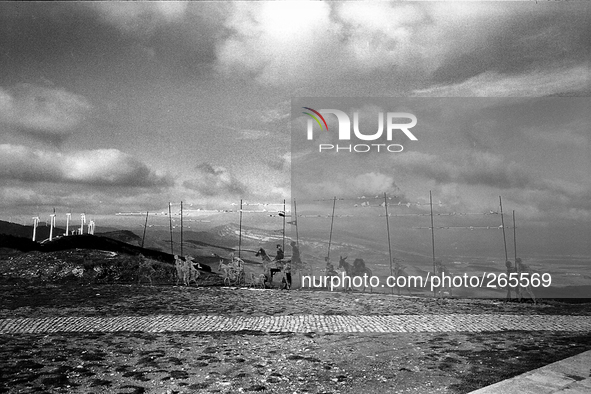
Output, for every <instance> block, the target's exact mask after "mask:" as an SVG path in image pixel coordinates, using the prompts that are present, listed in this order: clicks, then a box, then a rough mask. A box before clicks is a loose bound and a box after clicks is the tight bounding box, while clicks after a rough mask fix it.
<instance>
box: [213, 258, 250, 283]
mask: <svg viewBox="0 0 591 394" xmlns="http://www.w3.org/2000/svg"><path fill="white" fill-rule="evenodd" d="M214 256H215V257H217V258H219V259H220V263H219V265H218V270H219V271H220V272H221V273H222V274H223V279H224V284H225V285H227V286H229V285H231V284H235V285H240V284H243V283H244V261H243V260H242V259H240V258H238V257H234V253H231V254H230V261H229V262H227V263H226V260H225V259H224V258H223V257H221V256H219V255H217V254H215V253H214Z"/></svg>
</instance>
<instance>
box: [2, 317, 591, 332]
mask: <svg viewBox="0 0 591 394" xmlns="http://www.w3.org/2000/svg"><path fill="white" fill-rule="evenodd" d="M515 330H528V331H571V332H574V331H591V317H589V316H564V315H554V316H548V315H530V316H518V315H490V314H479V315H470V314H446V315H424V316H418V315H395V316H336V315H335V316H326V315H301V316H268V317H223V316H179V315H154V316H117V317H45V318H15V319H0V334H18V333H55V332H120V331H134V332H135V331H139V332H239V331H256V332H294V333H308V332H326V333H362V332H367V333H371V332H377V333H393V332H486V331H488V332H491V331H515Z"/></svg>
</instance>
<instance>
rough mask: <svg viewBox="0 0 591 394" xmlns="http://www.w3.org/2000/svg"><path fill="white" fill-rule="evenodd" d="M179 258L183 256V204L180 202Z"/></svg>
mask: <svg viewBox="0 0 591 394" xmlns="http://www.w3.org/2000/svg"><path fill="white" fill-rule="evenodd" d="M181 256H184V254H183V202H182V201H181Z"/></svg>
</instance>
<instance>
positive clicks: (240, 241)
mask: <svg viewBox="0 0 591 394" xmlns="http://www.w3.org/2000/svg"><path fill="white" fill-rule="evenodd" d="M238 228H239V231H238V258H240V252H241V251H242V199H240V224H239V227H238Z"/></svg>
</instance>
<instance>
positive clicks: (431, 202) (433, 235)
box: [429, 190, 435, 272]
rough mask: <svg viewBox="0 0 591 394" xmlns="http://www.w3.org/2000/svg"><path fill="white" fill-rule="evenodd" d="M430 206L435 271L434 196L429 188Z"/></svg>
mask: <svg viewBox="0 0 591 394" xmlns="http://www.w3.org/2000/svg"><path fill="white" fill-rule="evenodd" d="M429 206H430V207H431V249H432V252H433V272H435V226H434V224H433V196H432V195H431V190H429Z"/></svg>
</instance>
